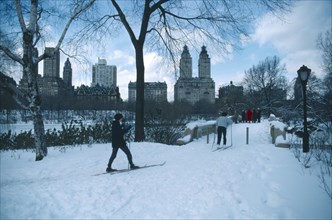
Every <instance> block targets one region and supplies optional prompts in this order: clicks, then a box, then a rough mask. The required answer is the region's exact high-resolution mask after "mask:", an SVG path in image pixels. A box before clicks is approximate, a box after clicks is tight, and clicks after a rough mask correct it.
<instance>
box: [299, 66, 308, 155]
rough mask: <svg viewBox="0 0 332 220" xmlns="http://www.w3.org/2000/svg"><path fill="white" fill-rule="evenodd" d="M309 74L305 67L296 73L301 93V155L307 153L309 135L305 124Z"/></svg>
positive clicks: (306, 123)
mask: <svg viewBox="0 0 332 220" xmlns="http://www.w3.org/2000/svg"><path fill="white" fill-rule="evenodd" d="M310 73H311V69H309V68H308V67H306V66H305V65H303V66H301V68H300V69H299V70H298V71H297V74H298V77H299V78H300V80H301V84H302V92H303V129H304V130H303V145H302V146H303V153H307V152H309V133H308V122H307V83H308V79H309V76H310Z"/></svg>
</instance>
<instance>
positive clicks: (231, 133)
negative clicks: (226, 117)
mask: <svg viewBox="0 0 332 220" xmlns="http://www.w3.org/2000/svg"><path fill="white" fill-rule="evenodd" d="M231 146H233V124H231Z"/></svg>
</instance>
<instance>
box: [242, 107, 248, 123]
mask: <svg viewBox="0 0 332 220" xmlns="http://www.w3.org/2000/svg"><path fill="white" fill-rule="evenodd" d="M241 116H242V119H241V121H242V123H245V122H246V121H247V113H246V111H245V110H243V111H242V112H241Z"/></svg>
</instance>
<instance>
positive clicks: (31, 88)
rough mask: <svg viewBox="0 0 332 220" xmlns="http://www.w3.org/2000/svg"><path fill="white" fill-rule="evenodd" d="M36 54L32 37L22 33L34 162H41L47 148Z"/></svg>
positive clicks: (29, 34) (26, 32)
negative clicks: (34, 148) (34, 150)
mask: <svg viewBox="0 0 332 220" xmlns="http://www.w3.org/2000/svg"><path fill="white" fill-rule="evenodd" d="M37 58H38V57H37V54H36V53H34V47H33V36H32V34H31V33H30V32H29V31H28V30H26V31H25V32H24V33H23V75H25V76H27V78H28V95H29V98H30V105H29V109H30V111H31V114H32V118H33V126H34V131H35V145H36V161H39V160H42V159H43V158H44V157H46V156H47V147H46V146H45V142H44V133H45V131H44V123H43V117H42V113H41V108H40V106H41V98H40V94H39V89H38V84H37V71H36V67H37V65H38V63H35V62H36V60H37Z"/></svg>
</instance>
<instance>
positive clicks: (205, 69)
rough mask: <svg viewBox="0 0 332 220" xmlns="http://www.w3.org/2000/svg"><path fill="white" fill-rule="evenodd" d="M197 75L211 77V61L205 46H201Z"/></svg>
mask: <svg viewBox="0 0 332 220" xmlns="http://www.w3.org/2000/svg"><path fill="white" fill-rule="evenodd" d="M198 77H199V78H211V61H210V58H209V55H208V53H207V51H206V47H205V46H203V47H202V51H201V53H200V54H199V60H198Z"/></svg>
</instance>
